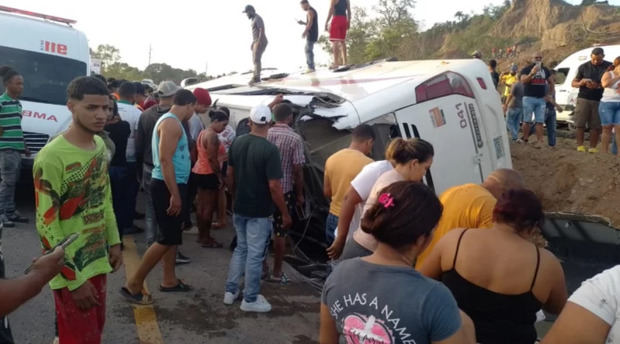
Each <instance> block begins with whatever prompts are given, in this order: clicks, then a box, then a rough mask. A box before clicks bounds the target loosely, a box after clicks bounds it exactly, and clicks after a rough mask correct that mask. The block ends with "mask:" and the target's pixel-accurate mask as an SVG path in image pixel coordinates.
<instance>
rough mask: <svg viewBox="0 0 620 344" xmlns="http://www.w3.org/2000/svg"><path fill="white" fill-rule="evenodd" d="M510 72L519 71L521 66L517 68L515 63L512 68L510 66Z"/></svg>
mask: <svg viewBox="0 0 620 344" xmlns="http://www.w3.org/2000/svg"><path fill="white" fill-rule="evenodd" d="M510 70H511V71H512V72H516V71H518V70H519V66H517V65H516V64H515V63H513V64H512V66H510Z"/></svg>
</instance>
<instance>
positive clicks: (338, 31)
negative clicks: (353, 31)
mask: <svg viewBox="0 0 620 344" xmlns="http://www.w3.org/2000/svg"><path fill="white" fill-rule="evenodd" d="M330 1H331V5H330V7H329V14H328V15H327V21H326V22H325V31H329V40H330V41H331V42H332V48H333V54H334V64H333V65H332V69H335V68H337V67H338V66H344V65H346V64H347V45H346V44H345V39H346V38H347V30H348V29H349V23H350V20H351V3H350V2H349V0H330ZM330 20H331V25H330Z"/></svg>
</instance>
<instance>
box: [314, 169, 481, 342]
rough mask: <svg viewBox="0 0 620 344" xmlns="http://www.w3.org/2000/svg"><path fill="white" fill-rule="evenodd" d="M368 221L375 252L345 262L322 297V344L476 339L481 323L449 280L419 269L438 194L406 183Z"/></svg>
mask: <svg viewBox="0 0 620 344" xmlns="http://www.w3.org/2000/svg"><path fill="white" fill-rule="evenodd" d="M378 193H379V196H378V197H377V202H375V203H374V205H373V206H372V207H370V208H369V209H368V210H367V211H366V214H365V215H364V217H363V218H362V229H361V230H363V231H364V232H366V233H368V234H370V235H372V236H373V237H375V238H376V239H377V247H376V248H375V251H374V253H373V254H372V255H370V256H367V257H362V258H353V259H349V260H346V261H343V262H340V263H339V264H338V265H337V266H336V268H335V269H334V271H333V272H332V273H331V275H330V276H329V277H328V278H327V281H326V282H325V285H324V287H323V295H322V297H321V329H320V339H319V341H320V343H322V344H336V343H339V341H340V343H342V342H345V343H394V344H404V343H416V344H431V343H433V344H439V343H441V344H465V343H468V344H473V343H475V341H474V337H475V334H474V324H473V322H472V321H471V319H470V318H469V317H468V316H467V315H465V313H462V312H460V310H459V308H458V305H457V303H456V301H455V300H454V297H453V296H452V294H451V293H450V291H449V290H448V288H446V287H445V286H444V285H443V284H441V283H440V282H438V281H434V280H432V279H430V278H427V277H424V276H423V275H422V274H420V273H419V272H417V271H416V270H415V269H414V268H413V264H414V262H415V260H416V257H417V255H418V254H419V253H420V252H421V251H422V250H424V248H425V247H426V246H427V245H428V243H430V241H431V238H432V235H433V230H434V228H435V227H436V226H437V222H438V221H439V218H440V217H441V212H442V205H441V203H440V202H439V199H437V196H435V193H434V192H433V191H432V190H430V189H429V188H428V187H427V186H426V185H424V184H422V183H419V182H411V181H399V182H396V183H393V184H391V185H389V186H387V187H385V188H382V189H380V190H379V191H378Z"/></svg>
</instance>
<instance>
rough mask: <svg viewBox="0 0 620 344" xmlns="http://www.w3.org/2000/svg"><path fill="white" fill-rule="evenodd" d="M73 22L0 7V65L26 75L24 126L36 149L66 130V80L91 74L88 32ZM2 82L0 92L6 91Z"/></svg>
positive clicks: (29, 160) (32, 148)
mask: <svg viewBox="0 0 620 344" xmlns="http://www.w3.org/2000/svg"><path fill="white" fill-rule="evenodd" d="M74 23H75V21H73V20H70V19H64V18H59V17H54V16H49V15H45V14H40V13H34V12H29V11H23V10H18V9H14V8H9V7H4V6H0V32H4V33H10V34H4V35H1V36H0V66H3V65H7V66H10V67H12V68H13V69H15V70H17V71H18V72H19V73H20V74H21V75H23V77H24V93H23V94H22V97H21V98H20V101H21V103H22V106H23V116H24V117H23V120H22V128H23V130H24V136H25V139H26V145H27V146H28V148H29V149H30V151H31V152H33V156H32V157H30V158H24V163H25V165H26V166H28V165H31V164H32V159H33V158H34V153H36V152H38V151H39V150H40V149H41V148H42V147H43V146H44V145H45V144H46V143H47V141H48V140H49V138H50V137H53V136H55V135H57V134H58V133H59V132H61V131H62V130H64V129H66V128H67V126H68V125H69V123H70V122H71V114H70V112H69V110H68V109H67V107H66V92H67V85H68V84H69V82H70V81H71V80H73V79H74V78H76V77H78V76H83V75H88V74H89V69H90V61H89V59H90V52H89V49H88V41H87V40H86V36H85V35H84V34H83V33H82V32H80V31H78V30H76V29H74V28H72V27H71V24H74ZM2 88H3V87H2V86H1V85H0V92H4V90H3V89H2Z"/></svg>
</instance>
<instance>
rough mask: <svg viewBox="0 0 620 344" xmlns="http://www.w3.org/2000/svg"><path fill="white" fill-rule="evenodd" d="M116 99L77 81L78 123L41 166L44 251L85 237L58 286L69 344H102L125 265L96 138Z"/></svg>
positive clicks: (52, 145) (89, 80) (93, 83)
mask: <svg viewBox="0 0 620 344" xmlns="http://www.w3.org/2000/svg"><path fill="white" fill-rule="evenodd" d="M109 97H110V95H109V93H108V89H107V87H106V85H105V84H104V83H103V82H102V81H101V80H99V79H97V78H94V77H80V78H77V79H75V80H73V81H72V82H71V83H70V84H69V87H68V90H67V98H68V101H67V107H68V108H69V111H71V114H72V117H73V123H72V124H71V126H69V129H67V130H66V131H65V132H64V133H62V134H61V135H58V137H56V138H55V139H54V140H52V141H51V142H49V143H48V144H47V145H46V146H45V147H44V148H43V149H42V150H41V151H40V152H39V154H38V155H37V158H36V159H35V161H34V167H33V173H34V188H35V203H36V219H37V231H38V233H39V236H40V240H41V244H42V246H43V249H44V250H49V249H51V248H52V247H54V246H55V245H57V244H58V243H60V242H61V241H62V240H63V239H64V238H65V237H66V236H67V235H70V234H73V233H77V234H78V235H79V236H78V237H77V239H76V240H75V241H74V242H73V243H72V244H70V245H69V246H67V248H66V250H65V264H64V267H63V268H62V270H61V272H60V274H58V275H57V276H56V277H54V278H53V279H52V280H51V282H50V287H51V289H52V292H53V295H54V301H55V304H56V318H57V324H58V337H59V339H60V343H63V344H99V343H101V335H102V333H103V326H104V323H105V309H106V275H107V274H108V273H110V272H112V271H117V270H118V269H119V268H120V266H121V264H122V262H123V257H122V254H121V245H120V243H121V241H120V238H119V234H118V228H117V225H116V218H115V216H114V208H113V206H112V193H111V189H110V180H109V177H108V166H107V165H108V162H107V160H106V147H105V143H104V142H103V140H102V139H101V138H100V137H99V136H97V135H96V133H98V132H101V131H102V130H103V127H104V125H105V122H106V118H107V116H108V107H109V106H110V102H109V100H110V98H109Z"/></svg>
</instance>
